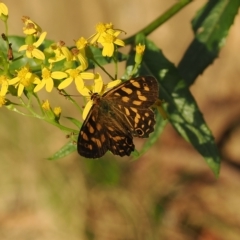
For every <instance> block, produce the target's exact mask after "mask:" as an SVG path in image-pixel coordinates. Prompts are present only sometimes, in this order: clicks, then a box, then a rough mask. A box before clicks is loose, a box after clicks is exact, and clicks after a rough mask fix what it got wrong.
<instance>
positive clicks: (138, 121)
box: [77, 76, 159, 158]
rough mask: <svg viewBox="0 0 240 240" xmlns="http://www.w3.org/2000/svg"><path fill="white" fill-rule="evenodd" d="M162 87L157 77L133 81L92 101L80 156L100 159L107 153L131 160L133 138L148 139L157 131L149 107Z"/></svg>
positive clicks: (84, 129) (81, 139)
mask: <svg viewBox="0 0 240 240" xmlns="http://www.w3.org/2000/svg"><path fill="white" fill-rule="evenodd" d="M158 92H159V87H158V83H157V80H156V79H155V78H154V77H151V76H147V77H138V78H134V79H130V80H128V81H125V82H123V83H121V84H120V85H118V86H116V87H114V88H112V89H111V90H109V91H108V92H106V93H104V94H103V95H102V96H100V95H99V94H97V93H93V94H92V96H91V99H92V101H93V105H92V108H91V109H90V111H89V113H88V115H87V118H86V119H85V121H84V123H83V125H82V127H81V130H80V133H79V137H78V146H77V147H78V153H79V154H80V155H81V156H84V157H87V158H99V157H101V156H103V155H104V154H105V153H106V152H107V151H108V150H109V151H111V152H112V153H113V154H115V155H119V156H125V155H127V156H129V155H130V154H131V152H132V151H134V148H135V146H134V144H133V137H140V138H147V137H149V134H150V133H151V132H153V131H154V125H155V119H154V112H153V111H152V109H150V107H151V106H152V105H153V104H154V103H155V101H156V100H157V99H158Z"/></svg>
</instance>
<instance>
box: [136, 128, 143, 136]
mask: <svg viewBox="0 0 240 240" xmlns="http://www.w3.org/2000/svg"><path fill="white" fill-rule="evenodd" d="M136 132H137V134H138V136H143V135H144V132H143V130H142V129H141V128H137V129H136Z"/></svg>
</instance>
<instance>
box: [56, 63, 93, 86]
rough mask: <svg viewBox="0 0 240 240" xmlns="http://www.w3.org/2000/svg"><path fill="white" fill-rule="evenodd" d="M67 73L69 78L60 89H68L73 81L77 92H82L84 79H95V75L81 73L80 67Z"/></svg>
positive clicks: (61, 84) (62, 83)
mask: <svg viewBox="0 0 240 240" xmlns="http://www.w3.org/2000/svg"><path fill="white" fill-rule="evenodd" d="M66 73H68V76H69V77H68V78H66V79H65V80H63V81H62V82H61V83H60V84H59V86H58V89H64V88H66V87H68V86H69V85H70V84H71V83H72V82H73V81H75V85H76V87H77V90H78V91H80V90H81V89H82V88H83V87H84V82H83V79H93V77H94V74H93V73H88V72H81V68H79V67H78V68H75V69H68V70H67V71H66Z"/></svg>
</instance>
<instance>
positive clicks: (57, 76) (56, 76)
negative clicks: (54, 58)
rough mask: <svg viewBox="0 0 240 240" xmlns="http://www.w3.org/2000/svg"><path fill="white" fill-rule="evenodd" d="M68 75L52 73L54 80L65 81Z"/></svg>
mask: <svg viewBox="0 0 240 240" xmlns="http://www.w3.org/2000/svg"><path fill="white" fill-rule="evenodd" d="M67 76H68V75H67V74H66V73H65V72H61V71H55V72H52V73H51V77H52V78H54V79H63V78H66V77H67Z"/></svg>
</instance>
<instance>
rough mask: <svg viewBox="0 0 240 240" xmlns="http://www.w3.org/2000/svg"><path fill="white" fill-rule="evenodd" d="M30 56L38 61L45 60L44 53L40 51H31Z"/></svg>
mask: <svg viewBox="0 0 240 240" xmlns="http://www.w3.org/2000/svg"><path fill="white" fill-rule="evenodd" d="M32 55H33V56H34V57H35V58H37V59H40V60H44V59H45V55H44V53H43V52H42V51H40V50H38V49H36V48H35V49H34V50H33V51H32Z"/></svg>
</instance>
